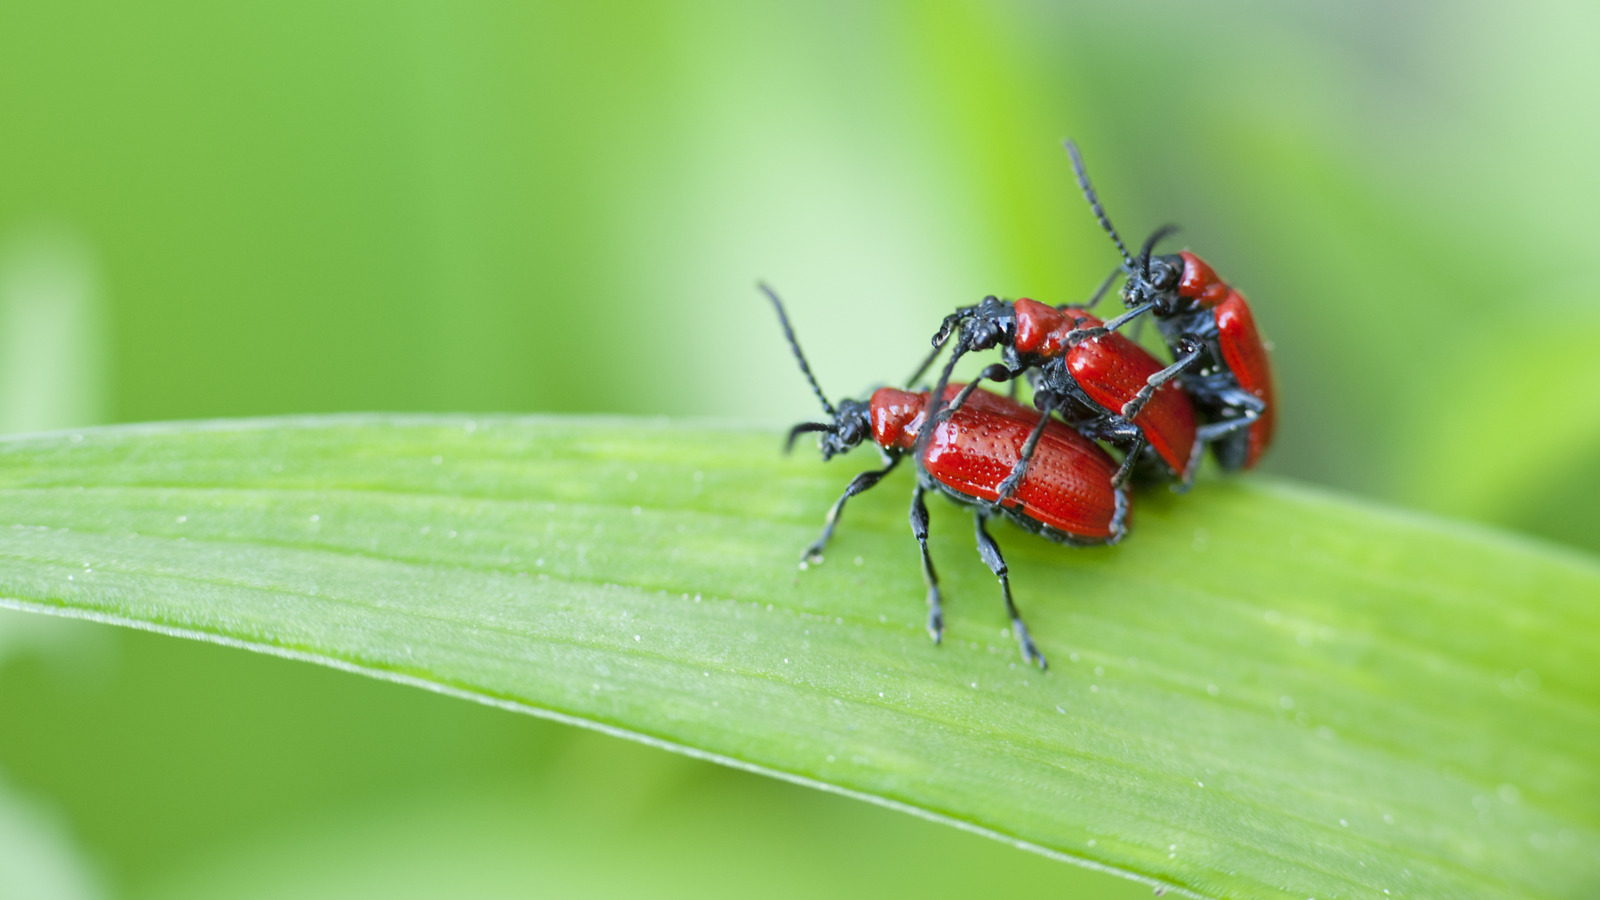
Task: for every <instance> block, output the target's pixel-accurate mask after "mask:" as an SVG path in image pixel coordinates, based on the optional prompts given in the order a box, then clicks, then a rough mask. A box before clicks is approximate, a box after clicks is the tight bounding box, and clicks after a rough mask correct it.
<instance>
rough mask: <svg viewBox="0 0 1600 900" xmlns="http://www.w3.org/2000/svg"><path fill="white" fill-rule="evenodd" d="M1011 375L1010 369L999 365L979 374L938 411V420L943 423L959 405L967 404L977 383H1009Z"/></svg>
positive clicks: (996, 364)
mask: <svg viewBox="0 0 1600 900" xmlns="http://www.w3.org/2000/svg"><path fill="white" fill-rule="evenodd" d="M1012 375H1013V373H1012V371H1011V370H1010V369H1008V368H1006V367H1005V366H1002V365H1000V364H999V363H995V364H994V365H992V366H989V367H988V368H986V369H984V370H983V371H982V372H979V373H978V377H977V378H974V379H972V380H971V381H969V382H967V386H966V387H964V388H962V389H961V392H960V393H958V394H956V395H955V396H954V397H952V398H950V403H949V404H948V405H946V406H945V408H944V409H941V410H939V420H940V421H943V420H945V419H948V418H950V417H951V416H953V415H955V412H956V410H958V409H960V408H961V405H962V404H963V403H966V402H967V398H968V397H971V396H972V392H973V391H975V390H977V389H978V382H980V381H983V380H985V379H988V380H989V381H995V382H1000V381H1010V380H1011V378H1012Z"/></svg>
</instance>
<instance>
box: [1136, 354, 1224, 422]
mask: <svg viewBox="0 0 1600 900" xmlns="http://www.w3.org/2000/svg"><path fill="white" fill-rule="evenodd" d="M1179 346H1180V347H1181V348H1182V350H1183V355H1182V356H1180V357H1178V360H1177V362H1174V363H1173V364H1172V365H1170V366H1167V367H1166V368H1165V369H1162V370H1161V371H1159V372H1157V373H1155V374H1154V375H1151V376H1150V377H1149V378H1147V379H1145V384H1144V387H1142V388H1140V389H1139V393H1137V394H1134V395H1133V399H1132V400H1129V401H1128V402H1127V403H1124V404H1122V417H1123V418H1124V419H1132V418H1133V417H1134V416H1137V415H1138V414H1139V410H1141V409H1144V405H1145V404H1146V403H1149V402H1150V398H1151V397H1154V396H1155V395H1156V391H1157V390H1159V389H1160V388H1161V386H1162V385H1163V384H1166V383H1167V382H1169V381H1171V380H1172V379H1173V378H1175V377H1177V376H1178V375H1180V374H1182V372H1183V370H1184V369H1187V368H1189V367H1190V366H1192V365H1194V364H1195V363H1196V362H1198V361H1199V360H1200V355H1201V354H1202V353H1204V352H1205V345H1204V344H1202V343H1201V342H1199V341H1197V340H1193V339H1190V338H1187V337H1186V338H1184V339H1183V343H1182V344H1180V345H1179Z"/></svg>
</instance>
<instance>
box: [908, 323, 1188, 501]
mask: <svg viewBox="0 0 1600 900" xmlns="http://www.w3.org/2000/svg"><path fill="white" fill-rule="evenodd" d="M1119 324H1120V322H1116V321H1113V322H1112V323H1110V324H1107V323H1105V322H1102V321H1100V320H1099V319H1097V318H1095V317H1094V316H1093V315H1091V314H1090V313H1089V311H1088V310H1086V309H1083V308H1077V307H1068V308H1065V309H1057V308H1055V307H1052V306H1046V305H1045V304H1043V303H1039V302H1036V301H1033V300H1029V299H1026V298H1023V299H1020V300H1018V301H1016V302H1015V303H1007V302H1005V301H1003V300H999V299H996V298H994V297H988V298H985V299H984V301H983V302H982V303H980V304H978V305H976V306H969V307H964V308H962V309H959V310H957V311H956V312H954V313H952V314H951V315H950V316H948V317H947V318H946V319H945V322H944V325H943V326H942V327H941V328H940V330H939V334H938V336H936V337H935V338H934V343H935V344H936V345H938V344H942V343H944V342H945V341H946V340H947V339H948V338H949V336H950V335H951V334H952V333H953V332H958V336H957V339H956V343H955V350H954V353H953V354H952V358H951V360H950V362H949V363H948V364H947V365H946V366H945V370H944V374H943V376H942V378H941V381H943V380H945V379H948V377H949V373H950V372H951V371H952V370H953V368H954V366H955V362H956V360H957V359H959V358H960V357H961V356H962V355H963V354H965V353H968V352H971V351H973V350H987V349H990V348H992V347H995V346H1001V347H1004V348H1005V351H1004V352H1005V356H1004V358H1005V365H1002V366H991V367H989V368H988V369H985V370H984V372H983V374H982V375H980V376H979V379H980V380H981V379H983V378H990V379H992V380H996V381H1003V380H1008V379H1012V378H1015V377H1016V376H1018V375H1020V374H1022V373H1023V372H1025V371H1032V372H1033V373H1034V375H1033V386H1034V394H1033V399H1034V405H1035V406H1037V407H1038V408H1039V409H1040V411H1041V412H1043V413H1044V414H1045V415H1046V416H1048V415H1050V414H1051V413H1052V412H1059V413H1060V414H1061V416H1062V418H1064V419H1065V420H1066V421H1067V422H1068V423H1070V424H1071V425H1072V426H1073V427H1075V428H1077V429H1078V430H1079V431H1082V432H1083V433H1084V434H1086V435H1088V436H1089V437H1092V438H1095V439H1098V440H1104V441H1109V442H1111V443H1114V444H1117V445H1119V446H1121V447H1123V448H1124V449H1125V451H1126V455H1125V456H1124V457H1123V463H1122V467H1121V469H1119V470H1118V472H1117V475H1116V479H1115V482H1116V484H1117V485H1121V484H1122V483H1123V481H1124V480H1125V478H1126V477H1127V475H1128V472H1129V471H1130V470H1131V469H1132V467H1133V466H1134V464H1135V463H1137V462H1138V461H1139V460H1140V458H1141V456H1142V455H1143V453H1142V452H1143V450H1144V448H1145V447H1147V446H1148V447H1149V449H1150V451H1151V454H1152V455H1154V456H1155V458H1156V459H1158V460H1159V461H1160V466H1161V468H1162V469H1163V470H1164V474H1165V475H1167V476H1169V477H1174V478H1177V479H1178V480H1179V482H1180V483H1181V484H1183V485H1185V486H1186V485H1187V484H1188V483H1189V481H1190V480H1191V479H1192V478H1193V475H1194V469H1195V463H1196V462H1197V461H1198V458H1199V450H1200V448H1201V444H1200V443H1199V442H1198V440H1197V432H1196V425H1195V417H1194V408H1193V405H1192V404H1191V403H1190V401H1189V397H1188V395H1187V394H1185V393H1184V392H1183V391H1182V390H1181V389H1180V388H1179V387H1178V385H1177V383H1176V382H1173V381H1172V380H1171V379H1172V378H1173V376H1174V375H1176V374H1177V372H1179V371H1181V370H1182V365H1183V364H1182V363H1180V365H1175V366H1167V367H1165V368H1163V367H1162V365H1161V363H1160V362H1159V361H1157V360H1156V358H1155V357H1154V356H1151V355H1150V353H1149V352H1148V351H1146V350H1145V349H1144V348H1143V347H1140V346H1139V345H1138V344H1135V343H1134V342H1133V341H1131V340H1129V339H1128V338H1126V337H1124V336H1123V335H1121V334H1119V333H1117V331H1116V327H1117V326H1118V325H1119ZM1185 348H1186V349H1187V350H1188V351H1189V354H1190V356H1193V355H1195V354H1198V353H1199V348H1198V346H1189V345H1185ZM1187 358H1189V357H1186V359H1187ZM974 383H976V382H974ZM963 399H964V398H962V397H960V396H959V395H958V396H957V397H956V398H955V400H953V401H952V405H953V406H956V407H959V406H960V405H961V403H962V402H963ZM1028 457H1029V454H1027V453H1024V455H1023V458H1022V459H1021V460H1020V461H1019V463H1018V469H1017V471H1016V472H1013V473H1012V476H1011V478H1008V479H1007V485H1008V486H1009V485H1010V484H1011V483H1012V482H1013V480H1020V478H1021V477H1022V473H1023V472H1024V471H1025V470H1026V466H1027V465H1028Z"/></svg>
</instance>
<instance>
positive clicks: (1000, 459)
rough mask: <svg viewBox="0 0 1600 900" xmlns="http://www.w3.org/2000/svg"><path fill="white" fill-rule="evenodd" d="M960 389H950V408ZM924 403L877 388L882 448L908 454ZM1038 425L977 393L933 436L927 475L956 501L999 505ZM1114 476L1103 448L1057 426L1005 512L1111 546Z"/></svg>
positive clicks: (1018, 407)
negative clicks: (958, 496)
mask: <svg viewBox="0 0 1600 900" xmlns="http://www.w3.org/2000/svg"><path fill="white" fill-rule="evenodd" d="M961 387H962V385H959V384H952V385H949V386H948V387H947V388H946V389H945V399H946V401H948V400H950V399H951V398H953V397H955V395H956V394H957V393H959V392H960V390H961ZM927 397H928V395H927V394H926V393H921V394H913V393H909V392H907V391H901V390H896V389H894V388H879V389H878V391H877V392H876V393H874V394H873V395H872V401H871V416H872V424H873V438H874V440H876V441H877V442H878V443H879V444H880V445H881V446H884V447H889V448H897V449H909V448H910V447H911V446H912V445H913V444H914V443H915V441H916V437H917V433H918V432H919V431H920V429H921V428H922V424H923V421H924V416H923V413H924V411H925V410H924V407H925V406H926V403H927ZM880 421H881V422H882V423H884V427H883V429H882V430H881V431H880V429H879V423H880ZM1038 421H1039V413H1038V411H1037V410H1034V409H1031V408H1029V407H1026V406H1023V405H1022V404H1020V403H1015V402H1013V401H1011V400H1008V399H1006V398H1004V397H1001V396H999V395H997V394H993V393H990V392H989V391H982V390H980V391H974V392H973V393H972V395H971V396H969V397H968V398H967V401H966V403H965V404H963V405H962V407H961V409H959V410H957V411H956V413H955V414H954V415H953V416H951V417H950V418H949V419H947V420H945V421H943V422H940V423H939V426H938V428H936V429H935V430H934V433H933V436H932V437H931V438H930V440H929V441H928V446H927V450H926V451H925V452H924V454H923V457H922V465H923V468H924V469H926V470H927V472H928V474H929V475H931V476H933V477H934V478H935V479H937V480H938V481H939V483H940V484H943V485H945V486H946V487H948V488H950V489H951V490H952V491H955V492H956V493H958V494H963V495H965V496H968V497H974V498H977V499H979V500H994V499H995V498H996V497H998V496H999V495H1000V492H999V486H1000V482H1002V481H1004V480H1005V479H1006V476H1007V475H1010V474H1011V470H1012V468H1013V467H1014V466H1015V465H1016V462H1017V460H1018V459H1019V458H1020V457H1021V454H1022V445H1023V443H1024V442H1025V441H1026V440H1027V439H1028V433H1029V432H1030V431H1032V430H1033V427H1034V425H1035V424H1037V423H1038ZM897 423H898V424H897ZM1116 471H1117V464H1116V462H1115V461H1114V460H1112V458H1111V456H1110V454H1108V453H1106V452H1105V451H1104V450H1102V449H1101V448H1100V446H1099V445H1098V444H1096V443H1094V442H1093V441H1091V440H1089V439H1088V438H1086V437H1084V436H1083V435H1081V434H1079V433H1078V432H1076V431H1074V430H1072V429H1071V428H1069V427H1067V425H1066V423H1064V422H1060V421H1052V422H1051V423H1050V424H1049V425H1047V426H1045V431H1044V435H1043V437H1041V438H1040V440H1039V446H1038V447H1037V448H1036V450H1035V452H1034V456H1033V461H1032V462H1031V463H1030V464H1029V466H1028V473H1027V475H1025V476H1024V477H1023V479H1022V484H1021V485H1020V486H1019V487H1018V489H1017V492H1016V493H1015V494H1014V495H1013V496H1012V497H1011V498H1010V499H1009V500H1007V501H1006V504H1005V505H1006V506H1007V507H1008V508H1011V509H1015V510H1016V511H1018V512H1020V513H1021V514H1023V515H1025V516H1027V517H1028V518H1030V519H1033V520H1034V521H1036V522H1040V523H1043V524H1045V525H1048V526H1049V527H1051V528H1054V529H1056V530H1057V531H1061V532H1065V533H1067V534H1070V535H1073V536H1075V537H1079V538H1083V539H1086V540H1111V539H1113V538H1115V537H1117V536H1119V535H1118V534H1117V533H1116V527H1115V526H1116V524H1117V521H1116V520H1117V507H1118V494H1119V492H1118V491H1117V490H1116V489H1114V488H1112V486H1111V478H1112V476H1113V475H1114V474H1116Z"/></svg>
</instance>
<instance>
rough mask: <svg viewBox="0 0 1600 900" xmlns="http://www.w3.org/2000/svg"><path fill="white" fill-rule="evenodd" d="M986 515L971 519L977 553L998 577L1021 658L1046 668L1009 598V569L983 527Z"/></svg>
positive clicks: (975, 515) (1014, 605)
mask: <svg viewBox="0 0 1600 900" xmlns="http://www.w3.org/2000/svg"><path fill="white" fill-rule="evenodd" d="M987 519H988V515H987V514H986V513H983V512H978V513H975V514H974V515H973V517H972V520H973V521H974V522H975V523H977V526H978V555H979V556H981V557H983V561H984V563H985V564H987V565H988V566H989V571H991V572H993V573H994V574H995V577H996V578H998V579H1000V593H1001V594H1003V595H1004V596H1005V598H1006V614H1007V615H1009V616H1011V633H1012V634H1014V635H1016V636H1017V644H1018V645H1020V646H1021V647H1022V658H1023V659H1025V660H1027V661H1028V662H1031V663H1038V664H1039V668H1041V669H1044V668H1048V666H1047V665H1046V663H1045V661H1044V654H1042V653H1040V652H1039V648H1038V647H1035V646H1034V645H1033V635H1031V634H1029V633H1028V626H1027V625H1026V624H1024V623H1023V621H1022V616H1021V615H1020V614H1019V613H1018V612H1017V604H1015V603H1013V602H1012V600H1011V578H1010V576H1009V574H1008V573H1009V571H1010V570H1009V569H1007V568H1006V558H1005V557H1004V556H1001V555H1000V545H999V544H996V543H995V542H994V538H992V537H990V536H989V529H987V528H985V527H984V522H985V520H987Z"/></svg>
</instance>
